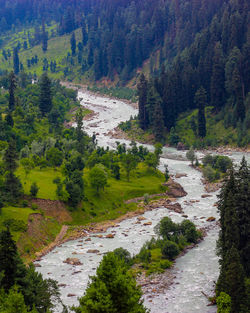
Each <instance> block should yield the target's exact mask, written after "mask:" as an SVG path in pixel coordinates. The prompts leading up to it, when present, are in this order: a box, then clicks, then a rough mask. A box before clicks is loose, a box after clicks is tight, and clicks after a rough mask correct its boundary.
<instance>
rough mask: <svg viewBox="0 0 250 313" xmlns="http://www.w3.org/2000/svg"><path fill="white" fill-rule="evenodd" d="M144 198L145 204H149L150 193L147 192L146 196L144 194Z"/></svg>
mask: <svg viewBox="0 0 250 313" xmlns="http://www.w3.org/2000/svg"><path fill="white" fill-rule="evenodd" d="M143 198H144V200H143V201H144V203H145V204H149V194H148V193H145V194H144V196H143Z"/></svg>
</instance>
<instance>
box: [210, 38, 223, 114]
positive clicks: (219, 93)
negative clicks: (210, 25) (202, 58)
mask: <svg viewBox="0 0 250 313" xmlns="http://www.w3.org/2000/svg"><path fill="white" fill-rule="evenodd" d="M224 66H225V65H224V60H223V53H222V46H221V44H220V43H216V45H215V48H214V57H213V72H212V77H211V87H210V95H211V104H212V105H213V106H214V108H215V109H216V110H220V109H221V108H222V107H223V105H224V97H225V71H224Z"/></svg>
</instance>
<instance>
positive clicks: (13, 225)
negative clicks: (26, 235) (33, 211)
mask: <svg viewBox="0 0 250 313" xmlns="http://www.w3.org/2000/svg"><path fill="white" fill-rule="evenodd" d="M3 224H4V226H5V227H7V228H10V229H11V230H12V231H26V229H27V225H26V224H25V223H24V221H22V220H16V219H14V218H10V219H6V220H4V222H3Z"/></svg>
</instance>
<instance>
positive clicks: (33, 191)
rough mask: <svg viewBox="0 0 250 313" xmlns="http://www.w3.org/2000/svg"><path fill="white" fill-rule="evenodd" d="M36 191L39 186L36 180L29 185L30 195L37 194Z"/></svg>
mask: <svg viewBox="0 0 250 313" xmlns="http://www.w3.org/2000/svg"><path fill="white" fill-rule="evenodd" d="M38 191H39V187H38V186H37V183H36V182H34V183H32V184H31V186H30V194H31V196H32V197H34V198H35V197H36V196H37V193H38Z"/></svg>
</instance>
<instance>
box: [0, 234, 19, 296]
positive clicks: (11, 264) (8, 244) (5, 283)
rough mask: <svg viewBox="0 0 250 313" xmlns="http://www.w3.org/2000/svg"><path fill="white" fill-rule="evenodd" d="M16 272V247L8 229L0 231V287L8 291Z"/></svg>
mask: <svg viewBox="0 0 250 313" xmlns="http://www.w3.org/2000/svg"><path fill="white" fill-rule="evenodd" d="M16 272H17V248H16V244H15V242H14V240H13V239H12V235H11V233H10V230H9V229H7V230H3V231H2V232H1V233H0V273H1V274H3V278H2V280H1V287H3V288H4V289H5V290H6V291H8V290H9V289H10V288H11V287H12V286H13V285H14V284H15V278H16Z"/></svg>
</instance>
